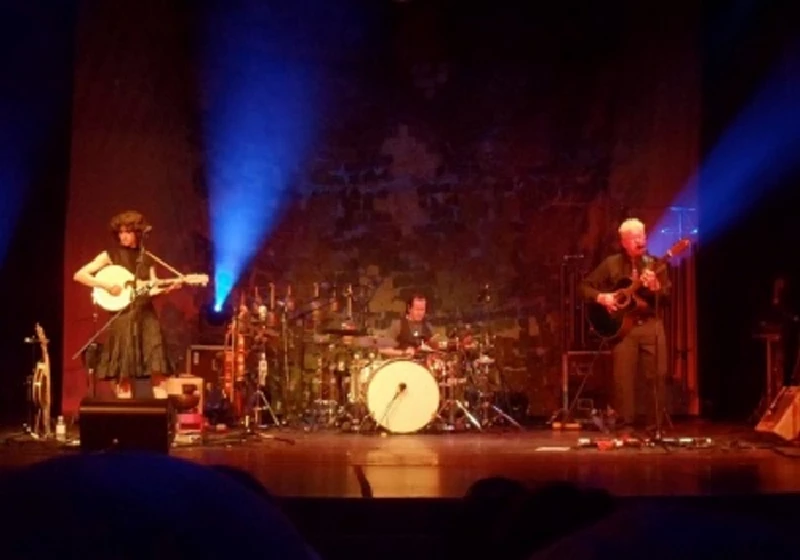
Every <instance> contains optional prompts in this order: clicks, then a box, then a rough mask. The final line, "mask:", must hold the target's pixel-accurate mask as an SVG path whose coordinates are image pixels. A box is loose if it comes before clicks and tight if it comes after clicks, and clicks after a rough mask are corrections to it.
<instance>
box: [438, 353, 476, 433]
mask: <svg viewBox="0 0 800 560" xmlns="http://www.w3.org/2000/svg"><path fill="white" fill-rule="evenodd" d="M455 369H456V367H455V366H453V365H450V366H449V367H445V374H444V379H443V382H442V383H440V386H441V387H442V397H443V401H444V402H443V403H442V406H441V408H440V409H439V411H438V412H437V414H436V415H437V417H438V418H439V419H440V420H441V421H442V422H443V423H444V425H445V430H447V431H452V430H455V429H456V411H458V410H460V411H461V412H462V413H463V414H464V417H465V418H466V419H467V421H468V422H469V423H470V424H472V425H473V426H474V427H475V428H476V429H477V430H478V431H480V430H481V423H480V422H478V420H477V418H475V416H473V415H472V413H471V412H470V411H469V405H468V404H467V403H465V402H464V401H462V400H461V399H459V398H458V394H457V391H458V386H459V385H464V384H465V383H466V378H465V377H463V376H462V377H458V376H456V375H455V371H454V370H455ZM445 411H447V420H445V419H444V417H443V416H442V413H443V412H445Z"/></svg>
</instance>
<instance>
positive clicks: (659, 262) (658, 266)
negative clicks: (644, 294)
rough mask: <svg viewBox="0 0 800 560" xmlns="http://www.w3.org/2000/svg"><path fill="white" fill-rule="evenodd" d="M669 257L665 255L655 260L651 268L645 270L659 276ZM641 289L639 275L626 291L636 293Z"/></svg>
mask: <svg viewBox="0 0 800 560" xmlns="http://www.w3.org/2000/svg"><path fill="white" fill-rule="evenodd" d="M671 256H672V255H671V254H670V253H667V255H666V256H664V257H661V258H660V259H655V260H654V261H653V265H652V267H651V268H645V270H652V271H653V272H655V273H656V275H658V274H661V273H662V272H663V271H664V269H665V268H666V266H667V260H668V259H669V258H670V257H671ZM641 287H642V275H641V274H639V277H638V278H636V280H634V281H633V283H632V284H631V285H630V286H629V287H628V288H627V291H629V292H636V291H637V290H639V288H641Z"/></svg>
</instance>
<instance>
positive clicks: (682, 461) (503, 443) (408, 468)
mask: <svg viewBox="0 0 800 560" xmlns="http://www.w3.org/2000/svg"><path fill="white" fill-rule="evenodd" d="M74 435H75V437H77V433H76V434H74ZM667 435H668V436H673V437H675V436H686V437H692V438H709V439H710V446H708V447H700V448H698V447H673V446H660V445H659V446H645V447H641V448H636V447H628V446H626V447H622V448H614V449H610V450H600V449H597V448H596V447H595V448H581V447H580V446H579V445H578V442H579V439H580V438H594V439H596V438H600V437H601V435H600V434H599V433H597V432H575V431H564V432H556V431H551V430H547V429H544V428H540V429H533V428H530V429H526V430H525V431H524V432H519V431H506V432H489V433H451V434H413V435H392V434H389V435H380V434H374V433H371V434H352V433H340V432H336V431H316V432H306V431H303V430H299V429H298V430H291V429H281V430H274V429H273V430H266V431H264V432H262V433H261V435H256V436H245V435H244V434H243V433H241V432H235V431H234V432H231V433H228V434H213V435H211V436H209V437H208V438H207V441H206V442H205V443H203V444H192V445H177V446H176V447H174V448H173V450H172V451H171V454H172V455H173V456H176V457H182V458H185V459H188V460H191V461H196V462H198V463H202V464H208V465H211V464H225V465H230V466H233V467H238V468H241V469H243V470H245V471H247V472H249V473H251V474H252V475H253V476H255V477H256V478H257V479H258V480H259V481H261V482H262V483H263V484H264V485H265V486H266V487H267V488H268V489H269V490H270V491H271V492H273V493H274V494H275V495H278V496H282V497H287V498H289V497H308V498H352V497H356V498H357V497H367V496H372V497H375V498H457V497H462V496H464V494H465V493H466V491H467V490H468V488H469V487H470V485H472V484H473V483H474V482H475V481H477V480H479V479H481V478H485V477H490V476H505V477H510V478H514V479H517V480H521V481H524V482H526V483H527V484H529V485H530V486H531V487H536V486H538V485H540V484H544V483H547V482H551V481H568V482H573V483H576V484H578V485H580V486H583V487H587V488H598V489H604V490H606V491H608V492H610V493H611V494H612V495H616V496H664V495H673V496H674V495H684V496H690V495H724V494H737V495H741V494H763V493H785V492H798V491H800V462H798V461H797V460H796V459H797V457H800V448H797V447H795V446H792V445H790V444H787V443H785V442H784V443H781V442H778V441H777V440H772V439H765V438H764V437H763V436H761V435H760V434H756V433H755V432H754V431H753V430H752V428H749V427H746V426H745V427H742V426H731V425H720V424H707V423H698V422H695V423H691V424H685V425H678V426H676V427H675V429H674V430H672V431H670V432H669V433H668V434H667ZM693 443H696V441H695V442H693ZM76 452H77V448H76V447H75V446H74V445H73V446H69V445H66V446H65V445H63V444H56V443H55V442H40V441H36V440H33V439H30V438H29V436H16V435H14V434H13V433H10V432H9V433H6V444H5V445H3V446H0V469H5V468H10V467H14V466H20V465H24V464H28V463H31V462H35V461H40V460H43V459H45V458H47V457H50V456H53V455H56V454H59V453H76Z"/></svg>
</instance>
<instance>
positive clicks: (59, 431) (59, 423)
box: [56, 416, 67, 441]
mask: <svg viewBox="0 0 800 560" xmlns="http://www.w3.org/2000/svg"><path fill="white" fill-rule="evenodd" d="M56 440H58V441H67V425H66V424H65V423H64V417H63V416H59V417H58V420H56Z"/></svg>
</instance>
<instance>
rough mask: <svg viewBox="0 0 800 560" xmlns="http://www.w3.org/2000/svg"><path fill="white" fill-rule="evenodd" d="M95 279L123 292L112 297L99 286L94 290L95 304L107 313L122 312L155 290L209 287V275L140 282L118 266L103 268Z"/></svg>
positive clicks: (125, 269) (190, 275) (189, 275)
mask: <svg viewBox="0 0 800 560" xmlns="http://www.w3.org/2000/svg"><path fill="white" fill-rule="evenodd" d="M95 278H97V279H98V280H100V281H101V282H103V284H106V285H109V286H120V287H121V288H122V292H121V293H120V294H119V295H116V296H114V295H111V293H109V292H108V291H107V290H105V289H104V288H101V287H99V286H97V287H95V288H93V289H92V296H93V298H94V302H95V303H96V304H97V305H98V306H100V307H102V308H103V309H105V310H106V311H111V312H115V311H122V310H123V309H125V308H126V307H128V306H129V305H130V304H131V302H132V301H133V300H134V299H135V298H136V297H138V296H140V295H145V294H148V293H150V291H151V290H153V288H165V287H168V286H171V285H173V284H177V283H182V284H186V285H188V286H207V285H208V274H185V275H183V276H178V277H176V278H166V279H161V278H159V279H158V280H155V281H153V280H139V279H137V278H135V277H134V276H133V274H131V272H130V271H129V270H128V269H127V268H125V267H123V266H120V265H118V264H112V265H109V266H106V267H104V268H101V269H100V271H99V272H98V273H97V274H96V275H95Z"/></svg>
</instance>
